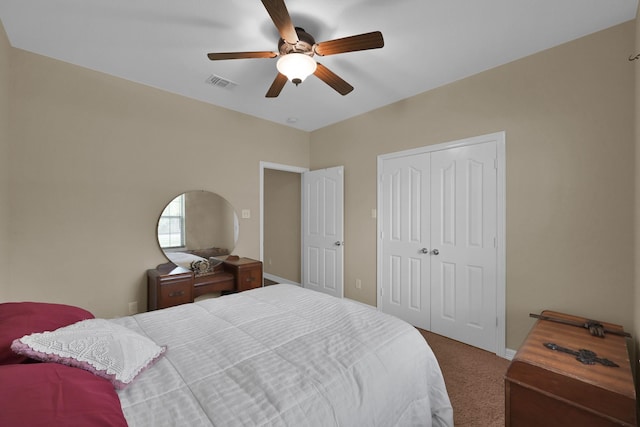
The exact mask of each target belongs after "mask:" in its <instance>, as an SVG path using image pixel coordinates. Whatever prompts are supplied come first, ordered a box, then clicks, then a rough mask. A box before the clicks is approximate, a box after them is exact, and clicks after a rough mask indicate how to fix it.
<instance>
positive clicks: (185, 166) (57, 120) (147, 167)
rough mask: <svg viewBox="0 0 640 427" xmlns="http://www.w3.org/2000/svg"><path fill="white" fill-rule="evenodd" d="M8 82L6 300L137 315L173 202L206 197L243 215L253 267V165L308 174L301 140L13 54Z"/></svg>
mask: <svg viewBox="0 0 640 427" xmlns="http://www.w3.org/2000/svg"><path fill="white" fill-rule="evenodd" d="M0 49H2V50H0V54H2V55H3V56H7V55H6V54H5V53H6V48H0ZM3 62H4V61H3ZM0 81H2V80H0ZM10 81H11V83H12V86H13V92H12V94H11V116H12V125H11V126H12V139H11V141H10V148H11V158H10V174H11V194H10V196H9V198H8V200H9V206H10V223H11V234H10V239H9V240H10V245H11V253H10V257H9V259H10V262H11V266H12V274H11V287H10V288H9V289H8V292H7V295H6V299H8V300H25V299H27V300H39V301H52V302H65V303H69V304H75V305H80V306H82V307H85V308H87V309H89V310H91V311H93V312H94V313H95V314H96V315H98V316H117V315H124V314H127V307H128V302H130V301H138V303H139V307H140V310H144V309H145V307H146V278H145V269H147V268H153V267H155V266H156V265H157V264H159V263H162V262H165V259H164V257H163V255H162V253H161V252H160V249H159V247H158V244H157V242H156V236H155V233H156V231H155V228H156V224H157V219H158V216H159V215H160V213H161V211H162V209H163V208H164V206H165V205H166V203H167V202H168V201H169V200H171V199H172V198H173V197H174V196H175V195H176V194H179V193H181V192H183V191H187V190H197V189H203V190H209V191H213V192H215V193H218V194H220V195H221V196H223V197H224V198H226V199H227V200H228V201H229V202H230V203H231V204H232V205H233V206H234V208H235V209H236V211H238V212H239V211H240V210H241V209H250V210H251V211H252V213H253V215H252V216H251V218H250V219H245V220H240V236H239V241H238V244H237V246H236V251H235V252H236V253H238V254H240V255H242V256H248V257H252V258H258V257H259V256H260V251H259V215H258V213H259V209H260V207H259V163H260V161H268V162H277V163H284V164H296V165H301V166H307V165H308V159H309V135H308V133H306V132H301V131H297V130H294V129H291V128H288V127H285V126H280V125H277V124H274V123H270V122H267V121H263V120H258V119H256V118H253V117H250V116H246V115H242V114H239V113H236V112H233V111H230V110H225V109H222V108H218V107H214V106H211V105H208V104H205V103H201V102H198V101H194V100H190V99H187V98H184V97H180V96H176V95H173V94H169V93H166V92H163V91H160V90H156V89H153V88H149V87H146V86H142V85H139V84H135V83H132V82H128V81H125V80H122V79H118V78H114V77H110V76H107V75H104V74H101V73H97V72H93V71H90V70H87V69H84V68H80V67H77V66H73V65H70V64H67V63H63V62H60V61H55V60H52V59H48V58H45V57H42V56H39V55H35V54H32V53H28V52H25V51H21V50H18V49H11V70H10ZM203 90H206V88H204V87H203ZM0 195H1V193H0ZM6 200H7V199H6V194H5V195H4V200H3V202H5V201H6Z"/></svg>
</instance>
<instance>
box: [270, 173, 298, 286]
mask: <svg viewBox="0 0 640 427" xmlns="http://www.w3.org/2000/svg"><path fill="white" fill-rule="evenodd" d="M265 169H272V170H278V171H283V172H293V173H297V174H300V180H302V174H303V173H305V172H308V171H309V168H305V167H300V166H291V165H284V164H280V163H271V162H263V161H260V173H259V176H260V233H259V234H260V261H262V262H263V263H264V170H265ZM303 202H304V201H303V200H302V197H301V198H300V203H303ZM301 207H302V206H301ZM301 227H302V225H301ZM300 232H302V229H300ZM300 253H301V254H302V239H300ZM268 276H269V275H268V274H266V275H265V277H267V278H268V279H272V280H275V281H278V282H281V283H291V284H296V285H302V284H301V283H293V282H290V281H287V280H283V279H282V278H281V277H275V276H273V277H268Z"/></svg>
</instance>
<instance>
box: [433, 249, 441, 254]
mask: <svg viewBox="0 0 640 427" xmlns="http://www.w3.org/2000/svg"><path fill="white" fill-rule="evenodd" d="M439 253H440V251H439V250H437V249H434V250H432V251H431V254H432V255H438V254H439Z"/></svg>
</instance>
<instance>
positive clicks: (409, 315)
mask: <svg viewBox="0 0 640 427" xmlns="http://www.w3.org/2000/svg"><path fill="white" fill-rule="evenodd" d="M429 162H430V154H429V153H424V154H416V155H412V156H404V157H397V158H393V159H389V160H386V161H385V162H384V163H383V166H382V173H381V175H380V185H381V186H382V194H383V197H382V203H381V205H380V208H381V211H380V218H381V233H380V241H381V250H382V256H381V265H380V267H379V268H381V269H382V283H381V287H380V291H381V292H380V302H381V304H380V308H381V310H382V311H384V312H385V313H388V314H393V315H395V316H397V317H400V318H402V319H404V320H406V321H407V322H409V323H411V324H412V325H414V326H417V327H419V328H423V329H430V324H429V321H430V296H429V287H428V283H429V280H430V276H431V273H430V271H431V268H430V259H429V255H428V245H429V241H430V225H429V208H430V195H429V192H430V163H429Z"/></svg>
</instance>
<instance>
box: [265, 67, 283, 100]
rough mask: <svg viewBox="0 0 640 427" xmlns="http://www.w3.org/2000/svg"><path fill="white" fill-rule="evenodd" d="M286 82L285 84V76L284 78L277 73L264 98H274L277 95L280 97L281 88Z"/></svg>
mask: <svg viewBox="0 0 640 427" xmlns="http://www.w3.org/2000/svg"><path fill="white" fill-rule="evenodd" d="M286 82H287V76H285V75H284V74H282V73H278V75H277V76H276V78H275V79H274V80H273V83H271V87H270V88H269V90H268V91H267V94H266V95H265V97H267V98H275V97H277V96H278V95H280V91H282V88H283V87H284V84H285V83H286Z"/></svg>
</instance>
